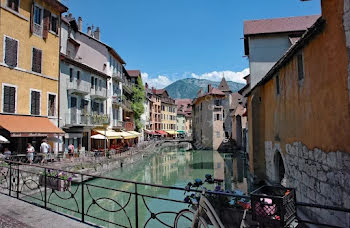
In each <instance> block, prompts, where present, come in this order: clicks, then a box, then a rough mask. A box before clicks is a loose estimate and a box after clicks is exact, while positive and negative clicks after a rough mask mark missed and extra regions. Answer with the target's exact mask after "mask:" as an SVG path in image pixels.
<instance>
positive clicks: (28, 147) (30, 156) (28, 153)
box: [27, 143, 35, 165]
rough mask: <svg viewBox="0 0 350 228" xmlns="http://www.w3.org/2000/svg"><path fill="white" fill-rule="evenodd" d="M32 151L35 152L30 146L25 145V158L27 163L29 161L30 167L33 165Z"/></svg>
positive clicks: (28, 144)
mask: <svg viewBox="0 0 350 228" xmlns="http://www.w3.org/2000/svg"><path fill="white" fill-rule="evenodd" d="M34 151H35V149H34V147H33V146H32V144H30V143H27V158H28V161H29V164H30V165H31V164H32V163H33V159H34Z"/></svg>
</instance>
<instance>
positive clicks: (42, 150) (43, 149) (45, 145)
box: [40, 139, 50, 164]
mask: <svg viewBox="0 0 350 228" xmlns="http://www.w3.org/2000/svg"><path fill="white" fill-rule="evenodd" d="M40 153H42V160H41V162H40V163H41V164H43V163H44V162H46V163H47V155H48V154H49V153H50V146H49V144H48V143H47V140H46V139H44V140H43V141H42V143H41V145H40Z"/></svg>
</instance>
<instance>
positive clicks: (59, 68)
mask: <svg viewBox="0 0 350 228" xmlns="http://www.w3.org/2000/svg"><path fill="white" fill-rule="evenodd" d="M59 22H60V23H59V25H60V28H59V34H58V37H59V38H58V39H59V48H58V91H57V105H56V106H57V127H58V128H59V127H60V115H61V113H60V110H61V109H60V94H61V93H60V89H61V85H60V84H61V34H62V33H61V30H62V13H60V18H59ZM57 144H58V146H57V147H58V148H57V153H58V152H59V150H60V143H58V142H57ZM62 144H63V142H62Z"/></svg>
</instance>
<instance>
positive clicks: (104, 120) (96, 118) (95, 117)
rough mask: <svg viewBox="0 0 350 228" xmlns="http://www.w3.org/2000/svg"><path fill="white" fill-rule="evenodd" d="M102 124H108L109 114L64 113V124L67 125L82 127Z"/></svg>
mask: <svg viewBox="0 0 350 228" xmlns="http://www.w3.org/2000/svg"><path fill="white" fill-rule="evenodd" d="M104 124H109V116H108V115H105V114H95V113H86V114H74V113H70V114H66V115H65V125H66V126H67V127H73V126H75V127H79V126H80V127H84V126H102V125H104Z"/></svg>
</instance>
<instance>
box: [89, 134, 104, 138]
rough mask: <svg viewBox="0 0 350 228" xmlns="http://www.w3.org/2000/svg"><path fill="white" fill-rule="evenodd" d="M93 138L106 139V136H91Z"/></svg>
mask: <svg viewBox="0 0 350 228" xmlns="http://www.w3.org/2000/svg"><path fill="white" fill-rule="evenodd" d="M91 138H92V139H106V136H104V135H100V134H97V135H93V136H91Z"/></svg>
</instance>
